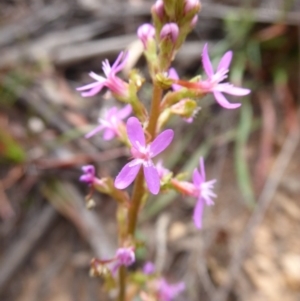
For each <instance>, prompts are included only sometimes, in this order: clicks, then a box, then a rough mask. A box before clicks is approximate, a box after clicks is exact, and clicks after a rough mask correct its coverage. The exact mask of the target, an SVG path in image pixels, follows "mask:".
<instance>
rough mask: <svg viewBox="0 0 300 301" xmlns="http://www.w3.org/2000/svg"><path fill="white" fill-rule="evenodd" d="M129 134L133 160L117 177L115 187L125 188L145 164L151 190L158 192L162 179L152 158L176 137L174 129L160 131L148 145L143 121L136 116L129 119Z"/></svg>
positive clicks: (154, 192)
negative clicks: (142, 124)
mask: <svg viewBox="0 0 300 301" xmlns="http://www.w3.org/2000/svg"><path fill="white" fill-rule="evenodd" d="M127 134H128V138H129V140H130V142H131V144H132V148H131V153H132V156H133V160H132V161H130V162H129V163H127V164H126V165H125V166H124V167H123V168H122V170H121V171H120V173H119V174H118V175H117V177H116V179H115V187H116V188H118V189H124V188H126V187H128V186H129V185H130V184H131V183H132V182H133V181H134V179H135V178H136V176H137V174H138V172H139V170H140V168H141V167H142V166H143V170H144V175H145V180H146V183H147V186H148V189H149V191H150V192H151V193H152V194H158V192H159V190H160V180H159V175H158V171H157V169H156V167H155V166H154V164H153V162H152V160H151V159H152V158H154V157H156V156H157V155H158V154H159V153H161V152H162V151H164V150H165V149H166V148H167V147H168V146H169V144H170V143H171V141H172V140H173V137H174V132H173V130H170V129H169V130H165V131H163V132H162V133H160V134H159V135H158V136H157V137H156V138H155V139H154V141H153V142H151V143H150V144H148V145H146V140H145V135H144V131H143V128H142V126H141V123H140V122H139V120H138V119H137V118H136V117H130V118H129V119H128V120H127Z"/></svg>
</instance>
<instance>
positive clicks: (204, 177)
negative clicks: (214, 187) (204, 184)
mask: <svg viewBox="0 0 300 301" xmlns="http://www.w3.org/2000/svg"><path fill="white" fill-rule="evenodd" d="M199 165H200V174H201V177H202V180H203V181H205V179H206V175H205V166H204V159H203V157H201V158H200V160H199Z"/></svg>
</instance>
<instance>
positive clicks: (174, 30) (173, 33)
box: [160, 23, 179, 44]
mask: <svg viewBox="0 0 300 301" xmlns="http://www.w3.org/2000/svg"><path fill="white" fill-rule="evenodd" d="M178 35H179V28H178V25H177V24H176V23H167V24H165V25H164V26H163V28H162V30H161V32H160V38H161V39H162V40H164V39H167V38H169V39H171V41H172V42H173V44H175V43H176V41H177V38H178Z"/></svg>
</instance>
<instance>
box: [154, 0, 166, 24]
mask: <svg viewBox="0 0 300 301" xmlns="http://www.w3.org/2000/svg"><path fill="white" fill-rule="evenodd" d="M153 11H154V12H155V14H156V15H157V16H158V18H159V19H160V20H162V19H163V17H164V15H165V9H164V3H163V1H162V0H157V1H156V2H155V4H154V6H153Z"/></svg>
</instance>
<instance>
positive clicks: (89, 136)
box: [84, 124, 104, 139]
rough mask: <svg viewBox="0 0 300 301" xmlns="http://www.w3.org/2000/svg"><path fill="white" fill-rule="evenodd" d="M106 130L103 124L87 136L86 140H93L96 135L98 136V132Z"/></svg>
mask: <svg viewBox="0 0 300 301" xmlns="http://www.w3.org/2000/svg"><path fill="white" fill-rule="evenodd" d="M103 129H104V126H103V125H102V124H100V125H98V126H97V127H96V128H94V129H93V130H92V131H90V132H89V133H87V134H85V136H84V137H85V138H87V139H88V138H91V137H92V136H94V135H95V134H97V133H98V132H100V131H102V130H103Z"/></svg>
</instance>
